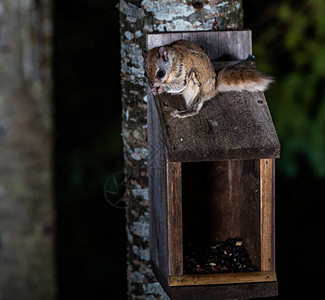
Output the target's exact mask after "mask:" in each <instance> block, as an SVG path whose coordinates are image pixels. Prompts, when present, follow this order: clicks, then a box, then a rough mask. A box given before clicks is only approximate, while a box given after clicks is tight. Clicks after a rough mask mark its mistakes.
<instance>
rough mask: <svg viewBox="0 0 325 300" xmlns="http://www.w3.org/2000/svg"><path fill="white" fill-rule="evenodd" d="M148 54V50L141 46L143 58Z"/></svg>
mask: <svg viewBox="0 0 325 300" xmlns="http://www.w3.org/2000/svg"><path fill="white" fill-rule="evenodd" d="M148 55H149V51H148V50H146V49H144V48H142V57H143V58H147V57H148Z"/></svg>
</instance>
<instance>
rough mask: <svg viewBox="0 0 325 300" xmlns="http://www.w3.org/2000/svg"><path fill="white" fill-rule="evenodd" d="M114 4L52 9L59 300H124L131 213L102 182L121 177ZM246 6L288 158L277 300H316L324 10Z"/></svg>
mask: <svg viewBox="0 0 325 300" xmlns="http://www.w3.org/2000/svg"><path fill="white" fill-rule="evenodd" d="M116 2H117V1H105V0H79V1H77V0H70V1H64V0H57V1H55V6H54V24H55V28H54V29H55V37H54V108H55V127H56V130H55V131H56V132H55V137H56V144H55V157H54V158H55V193H56V195H55V196H56V211H57V239H56V245H57V249H56V253H57V262H58V267H57V272H58V285H59V299H121V300H122V299H126V234H125V216H124V214H125V212H124V210H119V209H116V208H114V207H112V206H110V205H109V204H108V202H107V201H106V200H105V197H104V186H105V181H106V180H107V179H108V178H109V177H110V176H111V175H112V174H115V173H117V172H122V171H123V153H122V147H123V146H122V139H121V110H122V108H121V101H120V90H121V88H120V76H119V74H120V53H119V45H120V35H119V20H118V10H117V9H116V8H115V5H116ZM243 3H244V11H245V18H244V24H245V27H247V28H250V29H252V30H253V37H254V46H253V49H254V54H255V56H256V57H257V65H258V67H259V68H260V69H262V70H263V71H265V72H267V73H269V74H272V75H274V76H276V77H277V83H276V84H274V85H273V86H272V88H271V90H270V91H268V92H267V94H266V96H267V99H268V103H269V106H270V110H271V113H272V116H273V118H274V123H275V126H276V128H277V131H278V134H279V138H280V141H281V146H282V152H281V159H280V160H277V172H276V173H277V174H276V252H277V253H276V258H277V275H278V281H279V293H280V296H279V297H278V298H279V299H296V298H297V297H303V296H307V295H308V298H313V296H315V297H318V293H320V292H321V291H320V285H319V284H320V283H321V278H322V276H323V275H322V274H323V269H324V267H325V255H324V251H323V248H324V241H325V234H324V225H325V224H324V204H323V201H324V196H323V193H322V190H323V187H324V184H325V180H324V177H325V158H324V156H325V141H324V136H325V134H324V132H325V109H324V103H325V101H324V94H325V93H324V90H325V88H324V77H325V43H324V40H323V39H322V38H321V34H322V33H323V30H322V28H325V22H324V21H321V18H318V17H317V16H318V14H322V13H323V12H324V5H323V4H322V3H321V1H315V0H309V1H269V0H267V1H252V0H244V1H243ZM322 16H324V14H323V15H322ZM323 112H324V113H323ZM316 295H317V296H316Z"/></svg>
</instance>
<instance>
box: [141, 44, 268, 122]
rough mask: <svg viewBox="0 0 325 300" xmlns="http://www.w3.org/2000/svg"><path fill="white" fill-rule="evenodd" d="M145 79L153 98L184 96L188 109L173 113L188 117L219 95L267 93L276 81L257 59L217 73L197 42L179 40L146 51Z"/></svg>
mask: <svg viewBox="0 0 325 300" xmlns="http://www.w3.org/2000/svg"><path fill="white" fill-rule="evenodd" d="M142 56H143V58H144V69H145V76H146V77H147V78H148V81H149V85H150V88H151V91H152V93H153V94H154V95H160V94H162V93H165V92H166V93H169V94H182V96H183V97H184V99H185V103H186V109H185V110H183V111H179V110H175V111H173V112H172V113H171V115H172V116H173V117H176V118H186V117H190V116H194V115H196V114H198V113H199V111H200V109H201V108H202V106H203V103H204V101H207V100H210V99H212V98H214V97H215V96H216V94H217V93H219V92H230V91H237V92H241V91H248V92H264V91H265V90H266V89H267V88H268V86H269V84H270V83H272V82H273V81H274V79H273V78H272V77H270V76H268V75H265V74H264V73H262V72H261V71H259V70H257V69H256V68H255V66H254V59H253V58H254V57H253V56H252V55H250V56H249V57H248V58H247V60H244V61H241V62H239V63H235V64H229V65H227V66H225V67H224V68H222V69H221V70H220V71H219V72H218V74H216V72H215V70H214V67H213V65H212V63H211V61H210V59H209V57H208V55H207V54H206V53H205V52H204V50H203V49H202V48H201V47H200V46H199V45H197V44H196V43H194V42H191V41H188V40H178V41H176V42H173V43H171V44H169V45H166V46H161V47H156V48H153V49H151V50H150V51H148V50H145V49H143V50H142Z"/></svg>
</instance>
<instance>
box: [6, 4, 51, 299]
mask: <svg viewBox="0 0 325 300" xmlns="http://www.w3.org/2000/svg"><path fill="white" fill-rule="evenodd" d="M51 28H52V24H51V1H50V0H38V1H36V0H35V1H31V0H30V1H28V0H2V1H1V2H0V299H53V298H54V264H53V235H54V233H53V231H54V230H53V203H52V185H51V178H52V177H51V156H52V153H51V149H52V137H51V132H52V120H51V109H50V107H51V101H50V100H51V99H50V95H51V49H50V46H51V35H52V34H51Z"/></svg>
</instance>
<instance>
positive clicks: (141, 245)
mask: <svg viewBox="0 0 325 300" xmlns="http://www.w3.org/2000/svg"><path fill="white" fill-rule="evenodd" d="M119 10H120V33H121V84H122V106H123V108H122V109H123V110H122V116H123V121H122V132H123V142H124V159H125V174H126V176H127V177H128V178H129V182H128V185H127V192H126V195H127V197H125V199H126V202H127V204H128V205H127V209H126V219H127V225H126V227H127V229H126V230H127V237H128V250H127V253H128V296H129V299H168V297H167V296H166V294H165V293H164V291H163V290H162V288H161V287H160V285H159V283H157V281H156V279H155V276H154V275H153V273H152V270H151V266H150V264H149V250H148V240H149V225H148V207H149V205H148V173H147V158H148V151H147V120H146V115H147V111H146V110H147V103H146V101H147V98H146V81H145V78H144V70H143V66H142V64H143V61H142V55H141V49H142V48H144V47H145V37H146V34H147V33H152V32H162V31H196V30H215V29H218V30H227V29H228V30H234V29H241V28H242V26H243V23H242V19H243V12H242V1H241V0H228V1H220V0H219V1H218V0H204V1H190V0H142V1H140V0H120V2H119Z"/></svg>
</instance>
